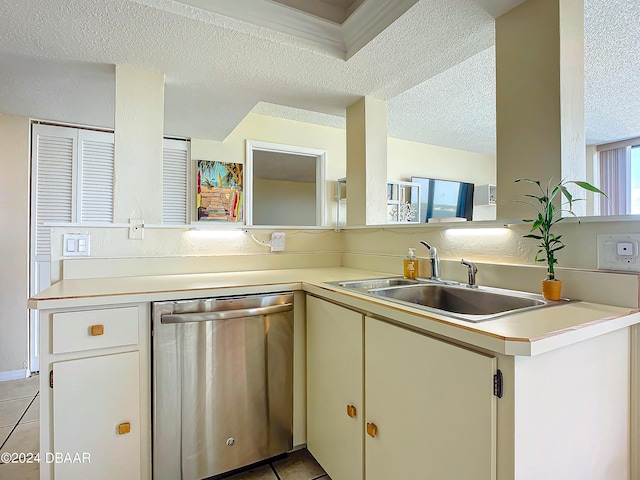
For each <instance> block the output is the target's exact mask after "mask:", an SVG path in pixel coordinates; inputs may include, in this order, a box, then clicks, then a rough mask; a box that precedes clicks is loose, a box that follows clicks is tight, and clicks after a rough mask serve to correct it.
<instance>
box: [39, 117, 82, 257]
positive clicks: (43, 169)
mask: <svg viewBox="0 0 640 480" xmlns="http://www.w3.org/2000/svg"><path fill="white" fill-rule="evenodd" d="M52 129H53V127H50V128H48V129H40V132H39V133H35V132H34V136H35V137H36V138H35V142H34V143H35V146H36V148H35V153H36V158H37V169H36V170H35V183H36V195H35V207H36V222H35V236H36V238H35V243H36V255H49V254H50V251H51V238H50V235H49V227H45V226H44V222H72V221H73V220H74V219H73V211H72V204H73V163H74V161H75V158H76V149H75V139H74V135H73V129H70V128H60V129H56V130H52ZM43 130H44V131H43Z"/></svg>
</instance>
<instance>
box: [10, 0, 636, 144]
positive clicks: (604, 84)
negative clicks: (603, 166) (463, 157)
mask: <svg viewBox="0 0 640 480" xmlns="http://www.w3.org/2000/svg"><path fill="white" fill-rule="evenodd" d="M518 3H520V0H474V1H472V0H459V1H455V2H443V1H441V0H421V1H419V2H418V3H417V4H416V5H414V6H413V7H412V8H411V9H410V10H409V11H408V12H407V13H406V14H404V15H403V16H402V17H400V18H399V19H398V20H397V21H396V22H394V23H393V24H392V25H391V26H390V27H389V28H387V29H386V30H385V31H383V32H382V33H381V34H380V35H378V36H377V37H376V38H375V39H374V40H373V41H371V42H370V43H369V44H367V45H366V46H365V47H364V48H362V49H361V50H360V51H359V52H358V53H356V54H355V55H354V56H353V57H351V58H350V59H349V60H348V61H345V60H344V59H339V58H336V57H335V56H332V55H330V54H328V53H327V52H326V51H323V50H322V49H321V48H319V47H318V46H317V45H314V44H311V43H309V42H305V41H304V40H303V39H299V38H294V37H291V36H288V35H286V34H283V33H279V32H275V31H271V30H267V29H265V28H261V27H257V26H254V25H251V24H248V23H245V22H242V21H240V20H234V19H231V18H227V17H223V16H221V15H216V14H213V13H211V12H205V11H202V10H199V9H196V8H193V7H189V6H187V5H184V4H181V3H178V2H175V1H173V0H66V1H63V0H40V1H39V2H38V3H37V8H34V4H33V2H28V1H24V0H3V1H2V2H0V112H4V113H12V114H17V115H27V116H31V117H34V118H38V119H44V120H52V121H60V122H68V123H78V124H87V125H96V126H105V127H113V112H114V98H113V95H114V78H113V71H114V68H113V65H114V64H129V65H134V66H137V67H140V68H145V69H148V70H153V71H158V72H162V73H164V74H165V79H166V87H165V132H166V133H167V134H168V135H175V136H185V137H196V138H205V139H212V140H223V139H224V138H225V137H226V136H227V135H228V134H229V133H230V132H231V130H233V128H234V127H235V126H236V125H237V124H238V123H239V122H240V121H241V120H242V119H243V118H244V117H245V116H246V114H247V113H248V112H249V111H251V109H252V108H254V107H255V111H257V112H259V113H263V114H269V115H276V116H281V117H285V118H294V119H300V120H304V121H312V122H314V123H319V124H325V125H330V126H343V125H344V116H345V108H346V106H347V105H349V104H351V103H353V102H354V101H355V100H357V99H358V98H360V97H361V96H363V95H370V96H373V97H377V98H381V99H384V100H388V101H389V133H390V135H392V136H395V137H399V138H405V139H408V140H414V141H421V142H424V143H432V144H436V145H442V146H447V147H452V148H461V149H465V150H471V151H479V152H488V153H491V152H494V151H495V100H494V99H495V86H494V83H495V79H494V77H495V75H494V61H495V60H494V51H493V42H494V40H493V23H494V22H493V17H492V16H495V15H499V14H501V13H503V12H504V11H506V10H508V9H509V8H511V7H513V6H514V5H516V4H518ZM585 8H586V27H585V28H586V52H585V59H586V65H587V71H586V92H587V95H586V127H587V139H588V140H589V141H590V143H602V142H607V141H613V140H617V139H620V138H627V137H633V136H640V115H638V114H637V112H638V111H640V91H639V90H640V85H639V80H638V78H639V76H638V72H640V56H639V55H637V52H638V51H640V45H639V40H638V38H639V33H638V32H640V2H639V1H638V0H609V1H605V0H586V2H585Z"/></svg>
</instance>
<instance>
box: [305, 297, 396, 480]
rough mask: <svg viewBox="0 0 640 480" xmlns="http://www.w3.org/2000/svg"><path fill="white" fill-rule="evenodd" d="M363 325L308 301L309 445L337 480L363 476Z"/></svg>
mask: <svg viewBox="0 0 640 480" xmlns="http://www.w3.org/2000/svg"><path fill="white" fill-rule="evenodd" d="M362 324H363V316H362V314H361V313H358V312H354V311H352V310H348V309H346V308H343V307H340V306H338V305H334V304H332V303H329V302H326V301H324V300H319V299H317V298H315V297H307V446H308V448H309V451H310V452H311V454H312V455H313V456H314V457H315V458H316V460H318V462H320V464H321V465H322V466H323V467H324V469H325V470H326V471H327V473H328V474H329V476H330V477H331V478H332V480H362V478H363V477H362V474H363V472H362V468H363V463H362V462H363V433H362V432H363V431H362V428H363V419H364V405H363V399H362V381H363V374H362V362H363V360H362V353H363V351H362ZM390 478H393V477H390ZM387 480H388V479H387Z"/></svg>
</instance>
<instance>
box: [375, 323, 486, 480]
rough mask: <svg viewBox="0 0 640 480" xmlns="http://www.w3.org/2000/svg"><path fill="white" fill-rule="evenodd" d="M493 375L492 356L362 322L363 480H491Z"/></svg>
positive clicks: (385, 326)
mask: <svg viewBox="0 0 640 480" xmlns="http://www.w3.org/2000/svg"><path fill="white" fill-rule="evenodd" d="M495 372H496V359H495V358H493V357H489V356H485V355H482V354H479V353H475V352H472V351H470V350H466V349H464V348H460V347H456V346H454V345H451V344H448V343H445V342H441V341H438V340H435V339H433V338H430V337H427V336H424V335H420V334H418V333H414V332H411V331H408V330H406V329H403V328H400V327H397V326H394V325H389V324H388V323H385V322H381V321H379V320H375V319H373V318H369V317H366V319H365V391H366V402H367V405H366V420H365V421H366V426H365V432H366V433H365V435H366V437H365V438H366V442H365V452H366V455H365V458H366V463H365V475H366V479H367V480H389V479H392V478H398V479H416V480H417V479H421V480H422V479H424V480H492V479H495V478H496V399H497V398H496V397H495V396H494V395H493V375H494V374H495Z"/></svg>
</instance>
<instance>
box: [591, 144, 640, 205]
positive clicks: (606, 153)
mask: <svg viewBox="0 0 640 480" xmlns="http://www.w3.org/2000/svg"><path fill="white" fill-rule="evenodd" d="M597 150H598V154H597V156H596V157H595V162H596V165H595V168H594V177H595V182H594V183H595V185H596V186H598V188H600V190H602V191H603V192H605V193H606V194H607V195H608V197H609V198H606V197H601V198H598V199H597V201H596V203H595V205H594V213H595V214H596V215H638V214H640V138H635V139H631V140H628V141H623V142H617V143H613V144H607V145H600V146H598V148H597Z"/></svg>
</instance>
